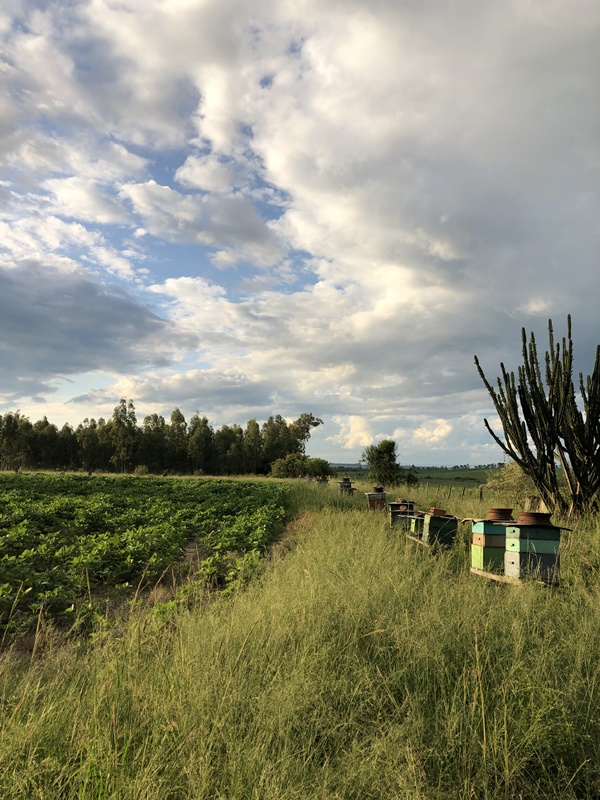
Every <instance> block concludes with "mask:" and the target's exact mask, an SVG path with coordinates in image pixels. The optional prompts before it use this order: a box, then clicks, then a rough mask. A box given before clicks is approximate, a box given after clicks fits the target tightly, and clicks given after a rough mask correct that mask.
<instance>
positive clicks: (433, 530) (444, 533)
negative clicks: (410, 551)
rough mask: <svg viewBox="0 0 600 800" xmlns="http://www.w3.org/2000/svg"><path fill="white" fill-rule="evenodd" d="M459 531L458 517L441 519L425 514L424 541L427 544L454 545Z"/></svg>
mask: <svg viewBox="0 0 600 800" xmlns="http://www.w3.org/2000/svg"><path fill="white" fill-rule="evenodd" d="M457 530H458V520H457V519H456V517H440V516H437V515H435V514H425V516H424V517H423V536H422V538H423V541H424V542H427V544H435V543H436V542H437V543H439V544H452V543H453V542H454V539H455V537H456V532H457Z"/></svg>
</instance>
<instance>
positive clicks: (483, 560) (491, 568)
mask: <svg viewBox="0 0 600 800" xmlns="http://www.w3.org/2000/svg"><path fill="white" fill-rule="evenodd" d="M504 552H505V551H504V548H503V547H481V545H478V544H472V545H471V566H472V567H473V568H474V569H482V570H485V571H486V572H500V573H501V572H503V571H504Z"/></svg>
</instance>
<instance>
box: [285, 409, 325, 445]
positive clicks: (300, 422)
mask: <svg viewBox="0 0 600 800" xmlns="http://www.w3.org/2000/svg"><path fill="white" fill-rule="evenodd" d="M322 424H323V420H322V419H319V417H315V415H314V414H307V413H304V414H300V416H299V417H298V419H296V420H294V422H292V424H291V425H290V428H289V429H290V434H291V437H292V440H293V441H294V443H295V446H296V447H297V448H298V452H299V453H304V449H305V447H306V442H307V441H308V440H309V439H310V434H311V431H312V429H313V428H316V427H318V426H319V425H322Z"/></svg>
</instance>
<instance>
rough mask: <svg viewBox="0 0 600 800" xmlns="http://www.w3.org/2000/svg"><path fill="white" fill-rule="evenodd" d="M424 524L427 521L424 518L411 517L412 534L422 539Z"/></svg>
mask: <svg viewBox="0 0 600 800" xmlns="http://www.w3.org/2000/svg"><path fill="white" fill-rule="evenodd" d="M424 522H425V520H424V519H423V517H411V518H410V530H411V533H412V534H414V535H415V536H418V537H419V538H421V536H422V535H423V524H424Z"/></svg>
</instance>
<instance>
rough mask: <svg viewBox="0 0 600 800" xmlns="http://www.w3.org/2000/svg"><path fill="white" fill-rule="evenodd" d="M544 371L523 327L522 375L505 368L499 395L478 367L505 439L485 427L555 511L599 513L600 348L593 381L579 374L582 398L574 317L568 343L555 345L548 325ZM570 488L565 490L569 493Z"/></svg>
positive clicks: (531, 338)
mask: <svg viewBox="0 0 600 800" xmlns="http://www.w3.org/2000/svg"><path fill="white" fill-rule="evenodd" d="M548 338H549V348H548V351H547V352H546V354H545V358H544V364H545V369H544V372H543V377H542V369H541V367H540V363H539V360H538V354H537V345H536V341H535V337H534V335H533V333H532V334H531V335H530V337H529V341H527V334H526V332H525V328H523V329H522V347H523V365H522V366H520V367H519V369H518V373H517V376H516V377H515V374H514V372H510V373H509V372H507V371H506V369H505V367H504V364H500V369H501V373H502V374H501V377H500V378H498V379H497V387H498V388H497V389H496V388H494V387H493V386H492V385H491V384H490V383H489V382H488V381H487V379H486V377H485V375H484V373H483V370H482V369H481V366H480V364H479V360H478V359H477V356H475V366H476V367H477V370H478V372H479V375H480V376H481V379H482V380H483V382H484V384H485V387H486V389H487V390H488V392H489V393H490V396H491V398H492V400H493V402H494V406H495V407H496V411H497V413H498V416H499V417H500V422H501V423H502V428H503V431H504V441H503V440H502V439H501V438H500V437H499V436H498V435H497V434H496V433H494V431H493V430H492V428H491V426H490V424H489V422H488V421H487V419H486V420H484V423H485V426H486V428H487V429H488V431H489V432H490V434H491V436H492V438H493V439H494V441H495V442H496V443H497V444H498V445H499V446H500V447H501V448H502V450H503V451H504V452H505V453H506V455H507V456H510V458H512V459H513V460H514V461H516V462H517V464H518V465H519V466H520V467H521V469H522V470H523V472H524V473H525V474H526V475H527V476H529V477H530V478H531V480H532V481H533V483H534V485H535V487H536V489H537V491H538V492H539V493H540V496H541V497H542V499H543V500H544V502H545V503H546V505H547V506H548V507H549V508H552V509H553V510H554V511H555V512H557V513H565V512H567V511H569V512H571V513H579V512H582V511H585V510H588V509H590V508H592V507H594V506H595V505H596V504H597V497H598V494H599V493H600V345H598V346H597V347H596V359H595V363H594V369H593V372H592V375H591V376H590V375H588V376H587V377H586V379H585V380H584V378H583V375H582V374H581V373H579V397H577V396H576V390H575V386H574V383H573V342H572V340H571V317H570V316H569V317H568V318H567V338H563V340H562V344H558V343H555V342H554V333H553V329H552V320H549V321H548ZM563 487H564V488H563Z"/></svg>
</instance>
